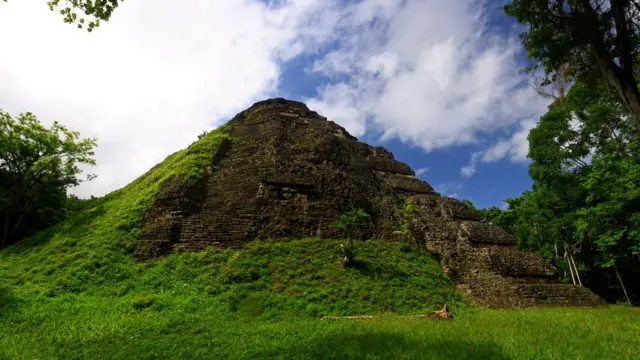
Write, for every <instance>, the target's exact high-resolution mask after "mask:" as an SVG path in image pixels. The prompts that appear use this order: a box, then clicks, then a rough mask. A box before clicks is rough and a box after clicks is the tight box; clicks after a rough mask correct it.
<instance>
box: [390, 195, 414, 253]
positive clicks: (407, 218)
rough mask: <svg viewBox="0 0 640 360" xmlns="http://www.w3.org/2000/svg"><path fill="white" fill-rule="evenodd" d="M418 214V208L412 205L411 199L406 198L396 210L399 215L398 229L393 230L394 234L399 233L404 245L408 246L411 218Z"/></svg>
mask: <svg viewBox="0 0 640 360" xmlns="http://www.w3.org/2000/svg"><path fill="white" fill-rule="evenodd" d="M418 214H420V209H419V208H417V207H415V205H413V202H411V200H407V201H406V202H405V204H404V206H403V207H402V209H400V211H399V212H398V215H400V221H401V224H400V229H399V230H396V231H394V232H393V234H394V235H400V236H401V237H402V242H403V244H404V246H405V247H408V246H409V238H410V237H411V225H412V224H413V218H414V217H415V216H416V215H418Z"/></svg>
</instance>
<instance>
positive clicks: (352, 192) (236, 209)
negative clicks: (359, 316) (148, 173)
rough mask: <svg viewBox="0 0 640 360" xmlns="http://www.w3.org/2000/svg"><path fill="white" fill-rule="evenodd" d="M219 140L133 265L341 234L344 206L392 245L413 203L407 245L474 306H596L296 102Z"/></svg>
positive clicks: (243, 116) (160, 201) (252, 112)
mask: <svg viewBox="0 0 640 360" xmlns="http://www.w3.org/2000/svg"><path fill="white" fill-rule="evenodd" d="M225 131H226V132H227V133H228V134H229V136H230V140H226V141H223V142H222V144H221V145H220V146H219V147H218V148H217V149H212V161H211V165H210V166H209V167H208V169H207V176H205V177H204V178H203V179H201V180H194V181H191V182H189V183H187V184H184V185H182V186H179V187H175V186H174V187H169V188H166V189H162V191H161V193H160V195H159V196H158V197H157V199H156V201H155V203H154V205H153V206H151V207H150V208H149V209H148V210H147V211H146V212H145V214H144V216H143V228H142V233H141V240H140V242H139V244H138V246H137V247H136V249H135V251H134V256H136V257H137V258H139V259H151V258H155V257H158V256H161V255H164V254H167V253H170V252H174V251H196V250H201V249H205V248H207V247H212V246H213V247H220V248H237V247H241V246H242V245H243V244H244V243H246V242H249V241H252V240H255V239H287V238H296V237H308V236H317V237H319V238H324V237H335V236H340V234H338V233H335V232H334V231H332V229H331V228H330V224H331V223H332V222H333V221H335V220H336V219H337V218H338V217H339V215H340V214H341V213H343V212H345V211H348V210H350V209H353V208H362V209H364V210H366V211H367V212H368V213H369V214H371V216H372V223H371V224H370V226H369V227H368V228H367V229H365V231H364V236H365V237H376V238H381V239H390V240H392V239H394V235H393V234H392V232H393V230H396V229H397V228H398V227H399V219H398V215H397V211H398V209H400V207H401V206H402V205H403V204H404V203H405V201H407V199H410V200H411V201H413V202H414V203H415V204H416V205H417V206H418V207H419V208H420V209H422V211H421V214H422V215H421V216H420V217H418V218H416V219H415V220H414V223H413V225H412V232H413V235H414V237H415V240H416V243H417V244H419V245H420V246H421V247H423V248H424V249H426V250H428V251H431V252H433V253H436V254H438V255H439V257H440V259H441V262H442V265H443V268H444V270H445V272H446V273H447V274H449V276H450V277H451V278H452V279H454V280H455V281H456V282H457V283H458V287H459V288H460V289H461V290H462V291H464V292H465V293H467V294H468V295H469V296H470V297H471V298H472V299H473V300H475V301H477V302H479V303H482V304H485V305H488V306H497V307H511V306H533V305H555V304H560V305H565V304H566V305H598V304H600V303H601V301H600V299H599V298H598V297H597V296H595V295H594V294H592V293H591V292H590V291H589V290H587V289H586V288H582V287H577V288H574V287H573V286H572V285H565V284H559V283H557V280H556V279H557V277H556V270H555V269H554V268H553V267H552V266H550V265H549V264H547V263H546V262H545V261H543V259H541V258H540V257H538V256H536V255H535V254H531V253H527V252H523V251H520V250H518V249H516V248H515V244H514V240H513V237H512V236H511V235H509V234H507V233H506V232H504V231H502V230H501V229H499V228H497V227H493V226H491V225H487V224H483V223H480V222H478V220H479V219H478V216H477V214H476V213H475V212H474V211H473V210H471V209H469V208H468V207H466V206H465V205H464V204H462V203H460V202H459V201H457V200H455V199H451V198H446V197H441V196H439V195H437V194H436V193H435V192H434V191H433V189H432V188H431V186H430V185H429V184H427V183H426V182H424V181H421V180H419V179H417V178H415V173H414V172H413V170H411V168H410V167H409V166H408V165H406V164H404V163H401V162H398V161H396V160H395V159H394V156H393V154H391V153H390V152H389V151H387V150H385V149H384V148H382V147H372V146H370V145H367V144H365V143H362V142H359V141H358V140H357V139H356V138H355V137H353V136H351V135H349V134H348V133H347V132H346V130H345V129H344V128H342V127H341V126H339V125H337V124H336V123H334V122H332V121H328V120H327V119H326V118H325V117H323V116H321V115H319V114H317V113H316V112H314V111H311V110H309V109H308V108H307V107H306V106H305V105H304V104H303V103H300V102H295V101H290V100H285V99H270V100H265V101H261V102H258V103H256V104H254V105H253V106H251V107H250V108H249V109H247V110H245V111H243V112H241V113H239V114H238V115H236V116H235V117H234V118H233V119H232V120H230V121H229V123H228V125H227V127H226V130H225ZM319 241H321V240H319Z"/></svg>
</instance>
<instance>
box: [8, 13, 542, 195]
mask: <svg viewBox="0 0 640 360" xmlns="http://www.w3.org/2000/svg"><path fill="white" fill-rule="evenodd" d="M151 1H153V4H154V5H153V6H149V3H150V2H151ZM503 3H504V1H489V0H487V1H480V0H349V1H345V0H278V1H265V0H245V1H237V0H219V1H213V2H212V1H208V0H192V1H189V2H176V1H175V0H137V1H128V2H124V3H123V4H122V5H121V6H120V7H119V8H118V10H117V11H116V12H115V13H114V16H113V18H112V20H111V21H110V22H109V23H106V24H104V25H103V26H101V27H100V28H99V29H98V30H97V31H95V32H93V33H91V34H88V33H86V32H83V31H80V30H77V29H75V28H73V26H70V25H68V24H64V23H63V22H62V19H61V18H60V16H59V15H57V14H56V13H53V12H50V11H48V9H47V6H46V2H44V1H43V0H21V1H10V2H8V3H0V42H1V43H2V44H3V50H4V51H3V57H1V58H0V78H2V79H3V81H2V82H0V108H2V109H4V110H6V111H9V112H10V113H13V114H17V113H19V112H23V111H31V112H33V113H35V114H36V115H37V116H38V117H39V118H40V119H41V120H42V121H43V122H44V123H50V122H52V121H54V120H58V121H60V122H62V123H63V124H65V125H67V126H69V127H70V128H73V129H77V130H79V131H80V132H81V133H82V134H83V135H85V136H94V137H97V138H98V145H99V146H98V149H97V151H96V159H97V162H98V166H96V167H95V168H92V169H87V171H91V172H92V173H95V174H97V175H98V178H97V179H96V180H94V181H92V182H90V183H85V184H82V185H81V186H80V187H78V188H76V189H75V190H74V192H75V193H77V194H78V195H80V196H82V197H86V196H89V195H98V196H99V195H103V194H106V193H108V192H109V191H112V190H115V189H117V188H119V187H121V186H124V185H126V184H127V183H129V182H130V181H131V180H133V179H135V177H137V176H139V175H141V174H142V173H144V172H145V171H147V170H148V169H149V168H150V167H151V166H153V165H154V164H156V163H157V162H159V161H161V160H162V159H163V158H164V157H166V156H167V155H169V154H171V153H172V152H174V151H176V150H178V149H181V148H184V147H185V146H187V145H188V144H189V143H191V142H192V141H194V140H195V139H196V137H197V134H199V133H200V132H201V131H202V130H203V129H212V128H215V127H216V126H218V125H219V124H221V123H223V122H224V121H226V120H227V119H229V118H231V117H232V116H233V115H235V114H236V113H237V112H239V111H241V110H243V109H245V108H247V107H248V106H250V105H251V104H252V103H254V102H256V101H259V100H262V99H265V98H269V97H276V96H277V97H286V98H290V99H295V100H301V101H304V102H305V103H307V105H308V106H309V107H310V108H312V109H313V110H316V111H318V112H319V113H321V114H323V115H325V116H327V117H328V118H329V119H331V120H333V121H335V122H337V123H339V124H340V125H342V126H344V127H345V128H346V129H347V130H348V131H349V132H350V133H351V134H353V135H354V136H357V137H358V138H359V139H360V140H362V141H365V142H367V143H370V144H372V145H382V146H384V147H386V148H388V149H389V150H391V151H392V152H393V153H394V155H395V156H396V158H397V159H398V160H400V161H403V162H406V163H408V164H409V165H410V166H411V167H412V168H413V169H414V170H419V169H422V170H420V171H419V173H420V175H419V177H420V178H422V179H424V180H426V181H428V182H429V183H430V184H431V185H432V186H434V187H435V188H436V189H437V190H438V191H440V192H441V193H442V194H443V195H448V196H455V197H457V198H459V199H470V200H472V201H473V202H474V203H475V204H476V205H477V206H480V207H486V206H491V205H498V206H499V205H501V203H502V200H503V199H505V198H506V197H509V196H517V195H518V194H520V193H521V192H522V191H523V190H525V189H527V188H529V187H530V184H531V182H530V180H529V177H528V174H527V160H526V153H527V142H526V135H527V132H528V130H529V129H530V128H531V127H532V126H534V125H535V123H536V121H537V119H538V118H539V116H540V115H541V114H542V113H544V111H545V109H546V105H547V100H545V99H542V98H540V96H538V95H537V94H536V93H535V92H534V91H533V90H532V89H531V88H530V87H529V86H528V84H529V83H530V80H531V79H529V78H527V77H526V76H525V75H524V72H523V70H524V67H525V66H526V58H525V56H524V53H523V50H522V48H521V45H520V43H519V39H518V31H519V30H521V28H519V27H518V26H517V25H516V24H515V22H514V21H513V19H511V18H508V17H507V16H506V15H504V14H503V12H502V10H501V9H500V6H501V5H502V4H503Z"/></svg>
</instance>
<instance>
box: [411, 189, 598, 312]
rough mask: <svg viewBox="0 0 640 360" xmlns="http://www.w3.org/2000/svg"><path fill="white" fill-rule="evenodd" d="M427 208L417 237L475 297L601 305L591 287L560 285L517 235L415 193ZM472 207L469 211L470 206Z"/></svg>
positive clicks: (524, 303)
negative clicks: (521, 247)
mask: <svg viewBox="0 0 640 360" xmlns="http://www.w3.org/2000/svg"><path fill="white" fill-rule="evenodd" d="M412 201H413V202H414V203H415V204H416V205H419V206H420V207H421V208H422V209H423V213H422V216H421V218H419V219H417V221H416V224H414V225H416V227H417V228H418V229H419V231H418V233H417V234H416V235H418V236H421V237H423V238H424V243H425V245H426V248H427V250H429V251H430V252H433V253H436V254H437V255H439V257H440V260H441V263H442V267H443V269H444V271H445V273H447V274H448V275H449V276H450V277H451V278H452V279H453V280H454V281H456V283H457V284H458V288H459V289H460V290H461V291H462V292H464V293H465V294H467V295H468V296H469V297H470V298H471V299H472V300H473V301H475V302H476V303H480V304H483V305H486V306H489V307H531V306H600V305H604V304H605V303H604V302H603V301H602V300H601V299H600V298H599V297H598V296H597V295H595V294H594V293H592V292H591V291H590V290H589V289H587V288H585V287H582V286H576V285H572V284H562V283H560V281H559V279H558V276H557V270H556V269H555V267H553V266H552V265H551V264H549V263H548V262H547V261H545V260H544V259H543V258H541V257H540V256H538V255H537V254H534V253H530V252H526V251H522V250H519V249H518V248H516V245H515V240H514V238H513V236H512V235H511V234H509V233H507V232H505V231H504V230H502V229H500V228H498V227H495V226H492V225H489V224H486V223H481V222H479V221H478V219H477V216H475V215H474V214H473V212H469V211H467V210H466V209H465V208H464V207H465V205H464V204H462V203H460V202H458V201H457V200H455V199H447V198H441V197H440V198H438V197H435V196H434V195H417V196H414V197H412ZM469 210H470V209H469Z"/></svg>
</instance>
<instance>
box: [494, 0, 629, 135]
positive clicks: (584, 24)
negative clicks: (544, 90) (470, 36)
mask: <svg viewBox="0 0 640 360" xmlns="http://www.w3.org/2000/svg"><path fill="white" fill-rule="evenodd" d="M504 10H505V12H506V13H507V15H510V16H514V17H515V18H516V19H517V21H518V22H519V23H520V24H526V25H527V26H528V28H527V31H525V32H523V33H522V34H521V39H522V44H523V46H524V48H525V49H526V50H527V53H528V56H529V58H531V59H534V63H533V64H532V65H531V66H529V67H528V68H527V70H528V71H536V70H537V69H539V68H540V69H542V70H543V71H544V73H545V79H544V81H543V82H542V84H541V85H542V86H545V85H549V84H553V83H557V82H561V83H566V82H567V80H569V79H578V80H580V81H585V82H586V81H589V82H592V81H591V80H593V79H601V80H602V81H600V82H601V83H606V84H608V86H609V87H610V88H611V89H612V90H614V91H615V94H616V96H617V98H618V101H619V102H620V104H622V105H623V106H624V107H625V109H626V110H627V111H628V113H629V114H630V115H631V119H632V120H634V121H635V124H636V127H637V128H638V129H640V91H639V90H638V84H637V81H636V76H637V74H638V70H639V69H638V59H639V57H638V55H639V54H640V51H639V50H640V48H639V45H640V41H639V40H640V23H638V19H640V16H639V15H640V4H639V3H638V2H637V1H635V0H610V1H595V2H594V1H590V0H573V1H568V0H513V1H512V2H511V3H510V4H507V5H505V7H504ZM596 82H597V81H596ZM560 96H562V93H561V94H560Z"/></svg>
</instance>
